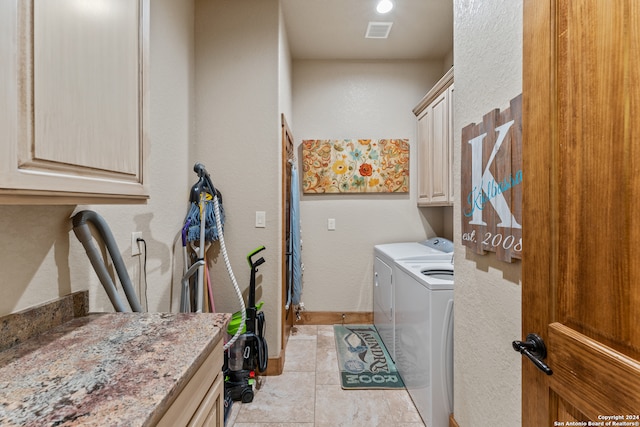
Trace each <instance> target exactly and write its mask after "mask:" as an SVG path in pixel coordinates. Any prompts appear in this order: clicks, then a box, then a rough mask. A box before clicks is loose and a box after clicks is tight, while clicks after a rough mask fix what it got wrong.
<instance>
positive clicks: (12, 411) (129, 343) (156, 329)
mask: <svg viewBox="0 0 640 427" xmlns="http://www.w3.org/2000/svg"><path fill="white" fill-rule="evenodd" d="M228 319H229V315H226V314H190V313H188V314H148V313H113V314H90V315H88V316H86V317H79V318H75V319H73V320H70V321H68V322H66V323H64V324H62V325H60V326H58V327H56V328H54V329H52V330H50V331H48V332H46V333H43V334H41V335H38V336H36V337H34V338H31V339H29V340H27V341H24V342H22V343H20V344H18V345H15V346H13V347H11V348H9V349H7V350H5V351H3V352H1V353H0V425H2V426H75V425H83V426H84V425H86V426H145V425H150V423H151V422H152V421H154V420H157V418H158V417H159V415H160V414H162V413H163V412H164V411H165V410H166V409H167V407H168V405H169V404H170V403H171V402H172V401H173V399H174V398H175V396H176V395H177V394H178V393H179V392H180V390H181V389H182V387H183V386H184V385H185V384H186V383H187V382H188V380H189V379H190V378H191V376H192V375H193V373H194V372H195V371H196V370H197V368H198V367H199V366H200V364H201V363H202V361H203V360H204V358H205V357H206V356H207V354H209V353H210V352H211V350H212V349H213V348H214V346H215V345H216V344H217V342H218V340H219V339H220V338H222V331H223V330H224V325H225V324H226V322H227V321H228ZM221 368H222V367H221Z"/></svg>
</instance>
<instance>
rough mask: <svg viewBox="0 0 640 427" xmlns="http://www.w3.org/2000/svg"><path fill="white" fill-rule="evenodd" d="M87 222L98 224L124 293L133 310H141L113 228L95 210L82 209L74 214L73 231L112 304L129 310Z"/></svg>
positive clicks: (117, 308) (118, 308)
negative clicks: (94, 241) (114, 236)
mask: <svg viewBox="0 0 640 427" xmlns="http://www.w3.org/2000/svg"><path fill="white" fill-rule="evenodd" d="M87 222H91V223H92V224H93V225H95V226H96V228H97V229H98V232H99V233H100V236H101V237H102V239H103V240H104V243H105V245H106V246H107V251H108V252H109V255H110V256H111V260H112V261H113V265H114V266H115V268H116V271H117V273H118V277H119V278H120V283H122V289H124V293H125V295H126V296H127V300H128V301H129V305H130V306H131V309H132V310H133V311H137V312H141V311H142V307H141V306H140V303H139V302H138V297H137V296H136V293H135V290H134V289H133V285H132V284H131V279H129V274H128V273H127V268H126V267H125V265H124V261H122V256H121V255H120V252H118V245H117V244H116V241H115V239H114V238H113V234H111V230H110V229H109V226H108V225H107V223H106V221H105V220H104V219H103V218H102V217H101V216H100V215H98V214H97V213H95V212H94V211H88V210H87V211H81V212H78V213H77V214H75V215H74V216H73V232H74V233H75V235H76V237H77V238H78V240H80V242H81V243H82V246H84V249H85V251H86V252H87V256H88V257H89V260H90V261H91V265H92V266H93V269H94V270H95V271H96V273H97V274H98V278H99V279H100V282H101V283H102V286H103V287H104V289H105V291H106V292H107V295H108V296H109V299H110V300H111V304H113V307H114V308H115V309H116V311H127V309H126V307H125V306H124V305H123V304H122V301H121V299H120V297H119V295H118V291H117V290H116V286H115V285H114V283H113V280H111V276H110V275H109V272H108V271H107V267H106V266H105V263H104V260H103V259H102V255H101V254H100V252H99V251H98V249H97V248H96V246H95V245H94V244H93V236H92V235H91V230H89V225H87Z"/></svg>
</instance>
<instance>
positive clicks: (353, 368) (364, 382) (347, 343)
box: [333, 325, 404, 389]
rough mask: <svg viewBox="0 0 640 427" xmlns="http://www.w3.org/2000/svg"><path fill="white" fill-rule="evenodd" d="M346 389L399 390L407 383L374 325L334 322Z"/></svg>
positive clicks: (340, 365) (341, 371) (343, 385)
mask: <svg viewBox="0 0 640 427" xmlns="http://www.w3.org/2000/svg"><path fill="white" fill-rule="evenodd" d="M333 332H334V336H335V339H336V351H337V353H338V364H339V368H340V378H341V382H342V388H343V389H395V388H403V387H404V383H403V382H402V379H401V378H400V375H399V374H398V371H397V369H396V365H395V364H394V363H393V360H391V357H389V353H388V352H387V349H386V348H385V346H384V344H383V343H382V340H381V339H380V335H378V331H377V330H376V327H375V326H374V325H334V326H333Z"/></svg>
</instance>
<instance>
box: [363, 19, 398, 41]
mask: <svg viewBox="0 0 640 427" xmlns="http://www.w3.org/2000/svg"><path fill="white" fill-rule="evenodd" d="M392 25H393V22H369V25H368V26H367V33H366V34H365V38H367V39H386V38H387V37H389V32H390V31H391V26H392Z"/></svg>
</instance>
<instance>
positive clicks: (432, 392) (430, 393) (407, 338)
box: [395, 254, 454, 427]
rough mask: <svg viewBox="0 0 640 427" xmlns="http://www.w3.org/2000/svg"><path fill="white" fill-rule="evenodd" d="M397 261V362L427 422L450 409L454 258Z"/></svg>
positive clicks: (441, 423)
mask: <svg viewBox="0 0 640 427" xmlns="http://www.w3.org/2000/svg"><path fill="white" fill-rule="evenodd" d="M448 257H449V260H448V261H443V260H422V261H415V260H414V261H411V260H405V261H398V262H397V263H396V264H397V266H398V271H397V281H396V293H395V295H396V301H395V303H396V313H395V315H396V318H395V322H396V337H395V338H396V347H395V350H396V359H395V362H396V366H397V368H398V372H399V373H400V376H401V377H402V380H403V381H404V383H405V386H406V387H407V390H408V391H409V394H410V395H411V398H412V400H413V402H414V403H415V405H416V408H417V409H418V412H419V413H420V416H421V417H422V419H423V421H424V422H425V424H426V425H427V426H429V427H447V426H448V425H449V414H450V413H452V412H453V286H454V282H453V259H452V254H448Z"/></svg>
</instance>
